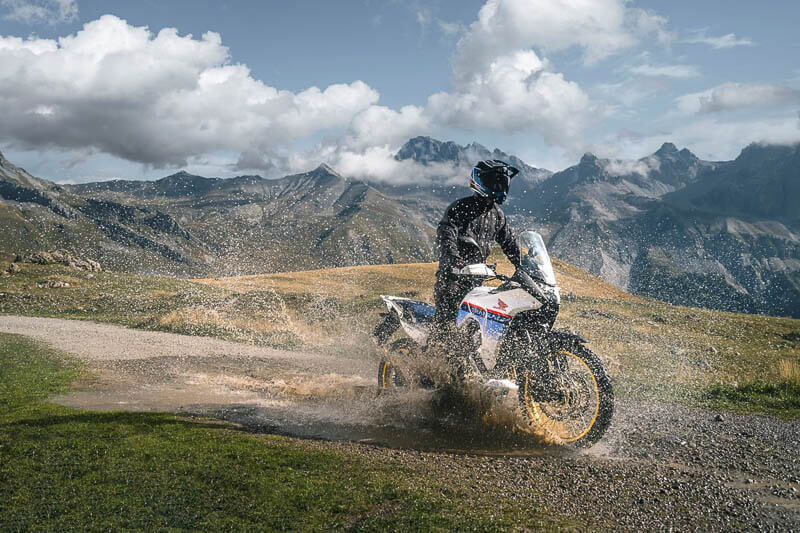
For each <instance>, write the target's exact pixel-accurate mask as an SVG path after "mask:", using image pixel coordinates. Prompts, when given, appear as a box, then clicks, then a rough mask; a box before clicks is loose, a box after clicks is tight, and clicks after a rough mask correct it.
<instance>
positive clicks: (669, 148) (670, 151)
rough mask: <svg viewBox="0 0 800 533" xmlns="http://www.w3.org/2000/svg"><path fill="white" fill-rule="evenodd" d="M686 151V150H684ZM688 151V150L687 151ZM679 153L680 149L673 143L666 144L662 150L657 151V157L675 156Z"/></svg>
mask: <svg viewBox="0 0 800 533" xmlns="http://www.w3.org/2000/svg"><path fill="white" fill-rule="evenodd" d="M684 150H685V148H684ZM687 151H688V150H687ZM677 153H678V147H677V146H675V145H674V144H673V143H669V142H667V143H664V144H662V145H661V148H659V149H658V150H656V155H659V156H663V155H674V154H677Z"/></svg>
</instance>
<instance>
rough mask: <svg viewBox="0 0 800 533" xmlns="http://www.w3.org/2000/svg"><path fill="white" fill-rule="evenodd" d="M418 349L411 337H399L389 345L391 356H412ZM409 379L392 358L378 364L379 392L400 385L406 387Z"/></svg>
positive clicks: (388, 349)
mask: <svg viewBox="0 0 800 533" xmlns="http://www.w3.org/2000/svg"><path fill="white" fill-rule="evenodd" d="M416 349H417V344H416V343H415V342H414V341H412V340H411V339H399V340H396V341H394V342H393V343H391V344H390V345H389V346H388V347H387V351H388V352H389V354H390V356H391V357H395V358H402V357H408V356H410V355H411V354H412V353H413V351H414V350H416ZM407 385H408V380H407V378H406V376H404V375H403V373H402V371H400V369H398V368H397V365H395V364H393V363H392V362H391V361H390V358H384V359H381V362H380V364H379V365H378V394H380V393H381V392H383V391H385V390H388V389H394V388H398V387H406V386H407Z"/></svg>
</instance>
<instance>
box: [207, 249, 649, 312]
mask: <svg viewBox="0 0 800 533" xmlns="http://www.w3.org/2000/svg"><path fill="white" fill-rule="evenodd" d="M489 260H490V261H491V262H496V263H497V271H498V272H499V273H501V274H506V275H511V274H513V272H514V269H513V267H512V266H511V263H510V262H509V261H508V260H507V259H505V257H504V256H502V255H497V254H492V256H491V257H490V259H489ZM437 268H438V264H437V263H408V264H395V265H368V266H353V267H341V268H331V269H326V270H304V271H297V272H282V273H278V274H261V275H254V276H238V277H232V278H213V279H198V280H194V281H197V282H200V283H206V284H209V285H214V286H217V287H221V288H225V289H228V290H235V291H241V292H247V291H252V290H262V289H264V288H265V287H272V288H274V289H275V290H277V291H278V292H281V293H294V294H325V295H328V296H333V297H345V298H347V297H351V296H352V295H354V294H364V295H377V294H397V293H407V292H409V288H412V287H413V288H416V290H413V289H412V292H416V293H417V295H418V297H419V298H421V299H423V300H428V301H432V299H433V283H434V281H435V278H436V269H437ZM553 268H554V269H555V271H556V278H557V279H558V283H559V285H560V286H561V288H562V294H566V293H569V292H571V293H573V294H575V295H576V296H578V297H583V298H603V299H616V300H635V299H637V298H636V297H635V296H633V295H631V294H628V293H626V292H625V291H622V290H620V289H618V288H616V287H614V286H613V285H609V284H608V283H606V282H604V281H602V280H600V279H599V278H596V277H594V276H592V275H591V274H589V273H587V272H584V271H583V270H581V269H579V268H577V267H575V266H572V265H570V264H568V263H565V262H563V261H559V260H555V261H554V263H553Z"/></svg>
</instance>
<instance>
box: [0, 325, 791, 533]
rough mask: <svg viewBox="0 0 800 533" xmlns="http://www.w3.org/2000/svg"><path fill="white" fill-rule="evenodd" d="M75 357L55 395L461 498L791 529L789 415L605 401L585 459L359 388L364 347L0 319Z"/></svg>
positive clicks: (604, 523)
mask: <svg viewBox="0 0 800 533" xmlns="http://www.w3.org/2000/svg"><path fill="white" fill-rule="evenodd" d="M0 331H3V332H9V333H19V334H23V335H26V336H29V337H31V338H34V339H36V340H38V341H41V342H44V343H46V344H48V345H50V346H53V347H54V348H57V349H59V350H63V351H65V352H69V353H72V354H75V355H76V356H77V357H79V358H81V359H82V360H84V361H86V363H87V364H88V365H89V367H90V368H91V369H92V373H93V374H94V375H95V376H96V378H95V379H94V380H93V381H92V382H90V383H85V384H82V385H81V387H80V389H79V390H78V391H76V392H74V393H72V394H70V395H69V396H66V397H63V398H59V401H60V402H62V403H64V404H67V405H71V406H76V407H81V408H89V409H133V410H148V409H159V410H169V411H176V412H190V413H199V414H205V415H210V416H216V417H219V418H223V419H226V420H231V421H235V422H239V423H242V424H246V425H248V426H249V427H251V428H255V429H261V430H263V431H268V432H278V433H283V434H288V435H293V436H299V437H317V438H321V439H324V440H314V441H306V442H305V445H307V446H312V447H324V448H338V449H342V450H345V451H347V452H348V453H353V454H358V455H363V456H369V457H374V458H376V459H379V460H381V461H391V462H395V463H399V464H403V465H405V466H407V467H409V468H414V469H418V470H419V471H420V472H421V473H423V472H424V473H425V475H430V474H431V473H434V474H435V475H438V476H441V477H443V478H445V479H448V478H449V479H452V480H453V483H457V484H459V486H462V487H470V488H471V490H475V491H490V490H492V491H500V493H501V494H502V495H503V496H504V497H505V498H509V499H513V500H517V501H520V502H522V503H523V504H526V505H527V504H529V505H535V506H537V507H540V508H545V509H549V510H550V511H552V512H555V513H558V514H560V515H562V516H563V515H566V516H573V517H576V518H579V519H580V520H582V521H584V522H585V523H588V524H590V525H592V526H595V527H597V528H602V529H606V528H611V529H615V530H631V531H634V530H670V529H674V530H697V531H708V530H727V529H751V530H779V531H791V530H800V453H799V452H798V450H800V422H798V421H792V422H786V421H781V420H777V419H773V418H769V417H760V416H745V415H733V414H729V413H717V412H712V411H707V410H701V409H693V408H688V407H683V406H675V405H657V404H654V403H641V402H636V403H634V402H625V401H620V402H618V404H617V410H616V413H615V418H614V423H613V425H612V428H611V429H610V430H609V432H608V434H607V435H606V437H605V438H604V439H603V440H602V441H601V442H600V443H599V444H598V445H596V446H595V447H594V448H592V449H591V450H589V451H588V452H576V451H574V450H572V449H569V448H563V447H557V446H548V445H544V444H541V443H536V442H528V441H526V442H521V441H519V440H518V439H517V438H516V437H512V436H509V437H508V438H498V435H497V433H496V432H492V431H487V430H486V428H484V427H481V426H480V425H479V424H476V423H474V421H470V420H465V419H463V418H459V417H453V416H448V415H447V414H443V413H441V412H437V410H436V407H435V405H434V404H435V402H433V401H432V398H431V397H430V394H429V393H423V392H421V391H418V392H410V393H408V394H407V395H405V396H398V397H393V398H392V397H383V398H380V399H376V398H375V395H374V388H373V387H374V376H373V374H374V371H375V368H376V367H375V354H374V352H373V349H372V347H371V346H366V347H365V348H364V350H363V352H361V353H352V352H350V353H342V354H332V355H331V354H328V355H317V354H312V353H299V352H284V351H279V350H272V349H269V348H263V347H257V346H248V345H243V344H237V343H229V342H224V341H220V340H216V339H211V338H206V337H189V336H183V335H175V334H169V333H159V332H148V331H137V330H130V329H125V328H121V327H117V326H110V325H104V324H95V323H90V322H81V321H67V320H59V319H45V318H25V317H14V316H0Z"/></svg>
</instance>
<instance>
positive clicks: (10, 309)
mask: <svg viewBox="0 0 800 533" xmlns="http://www.w3.org/2000/svg"><path fill="white" fill-rule="evenodd" d="M435 268H436V266H435V265H434V264H432V263H423V264H398V265H374V266H357V267H344V268H336V269H326V270H312V271H297V272H285V273H275V274H267V275H256V276H237V277H231V278H219V279H215V278H210V279H199V280H193V281H189V280H178V279H174V278H167V277H151V276H138V275H134V274H122V273H115V272H99V273H94V274H91V276H90V274H89V273H87V272H83V271H77V270H74V269H69V268H67V267H62V266H41V265H28V264H23V265H21V272H19V273H16V274H12V275H11V276H10V277H6V278H2V279H0V313H7V314H8V313H10V314H23V315H35V316H52V317H67V318H82V319H89V320H96V321H101V322H112V323H118V324H124V325H127V326H129V327H136V328H143V329H155V330H162V331H172V332H178V333H188V334H193V335H210V336H216V337H221V338H224V339H231V340H238V341H242V342H247V343H256V344H264V345H268V346H274V347H279V348H290V349H303V350H314V351H321V352H330V353H346V352H348V351H353V350H355V351H364V350H367V352H369V351H370V350H372V348H371V346H372V343H371V342H369V340H368V336H369V334H370V333H371V331H372V328H373V327H374V326H375V324H376V323H377V321H378V313H380V312H382V311H383V310H384V309H385V307H384V306H383V304H382V302H381V301H380V298H379V295H380V294H396V295H405V296H409V297H412V298H420V299H424V300H428V301H430V300H431V299H432V290H433V282H434V272H435ZM555 268H556V277H557V279H558V280H559V282H560V284H561V285H562V287H563V291H564V292H563V294H564V299H563V304H562V310H561V314H560V316H559V319H558V322H557V326H559V327H569V328H572V329H574V330H575V331H578V332H581V333H582V334H583V335H585V336H586V337H587V338H589V339H590V341H591V343H590V346H591V347H592V349H594V350H595V351H597V352H598V353H600V354H601V355H602V356H603V358H604V359H605V360H606V362H607V363H608V364H609V365H610V369H611V372H612V375H613V376H614V377H615V379H618V380H619V381H618V386H619V388H620V390H621V391H627V392H624V393H625V394H628V393H630V394H643V393H645V392H646V393H647V394H650V393H653V394H658V395H667V396H675V395H678V396H681V395H683V394H687V393H692V391H695V392H696V391H698V390H700V389H701V388H702V387H704V386H706V385H708V384H709V383H712V382H715V381H726V382H736V381H740V380H742V379H745V378H749V379H756V378H759V377H762V376H769V375H772V374H774V373H776V372H777V367H778V364H779V363H780V361H782V360H785V359H792V358H796V355H797V351H798V348H799V347H800V345H798V344H797V342H798V340H797V339H798V337H797V335H798V332H800V320H793V319H784V318H772V317H766V316H760V315H744V314H735V313H726V312H720V311H712V310H705V309H697V308H687V307H680V306H673V305H670V304H666V303H663V302H660V301H657V300H651V299H647V298H641V297H638V296H634V295H630V294H626V293H623V292H621V291H620V290H619V289H617V288H615V287H613V286H611V285H609V284H606V283H604V282H603V281H601V280H598V279H597V278H595V277H593V276H591V275H589V274H587V273H585V272H583V271H581V270H579V269H577V268H575V267H573V266H571V265H568V264H565V263H563V262H560V261H556V262H555ZM509 269H510V265H508V264H507V263H503V262H502V261H501V265H500V270H501V271H506V272H507V271H508V270H509ZM50 280H60V281H65V282H67V283H69V285H70V286H69V287H66V288H48V286H47V282H48V281H50ZM692 394H693V393H692Z"/></svg>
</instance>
